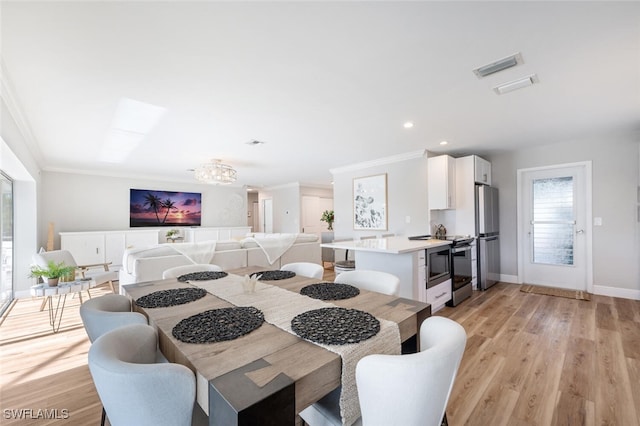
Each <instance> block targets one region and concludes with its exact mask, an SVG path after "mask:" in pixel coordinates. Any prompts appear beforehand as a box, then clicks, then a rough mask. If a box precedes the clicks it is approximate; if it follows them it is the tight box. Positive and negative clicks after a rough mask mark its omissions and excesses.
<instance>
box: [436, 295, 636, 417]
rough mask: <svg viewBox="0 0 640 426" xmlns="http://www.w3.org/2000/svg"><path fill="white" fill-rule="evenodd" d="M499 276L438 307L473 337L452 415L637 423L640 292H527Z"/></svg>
mask: <svg viewBox="0 0 640 426" xmlns="http://www.w3.org/2000/svg"><path fill="white" fill-rule="evenodd" d="M519 289H520V286H518V285H514V284H503V283H499V284H497V285H496V286H494V287H492V288H490V289H489V290H488V291H486V292H474V296H473V298H472V299H469V300H467V301H465V302H464V303H462V304H461V305H459V306H457V307H455V308H445V309H443V310H441V311H438V312H437V313H436V315H442V316H446V317H449V318H451V319H454V320H456V321H458V322H459V323H460V324H462V325H463V326H464V328H465V329H466V331H467V338H468V340H467V347H466V350H465V354H464V357H463V360H462V364H461V366H460V370H459V372H458V376H457V379H456V383H455V385H454V388H453V392H452V395H451V399H450V400H449V406H448V409H447V417H448V419H449V424H451V425H463V424H469V425H492V426H498V425H510V426H511V425H572V426H573V425H620V426H623V425H639V424H640V301H632V300H627V299H618V298H611V297H604V296H594V297H593V298H592V300H591V301H583V300H575V299H567V298H562V297H553V296H543V295H536V294H527V293H522V292H520V291H519Z"/></svg>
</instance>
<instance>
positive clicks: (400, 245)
mask: <svg viewBox="0 0 640 426" xmlns="http://www.w3.org/2000/svg"><path fill="white" fill-rule="evenodd" d="M450 244H451V242H450V241H444V240H437V239H431V240H409V239H408V238H407V237H389V238H375V239H366V240H359V241H340V242H334V243H324V244H321V245H320V246H321V247H325V248H333V249H343V250H352V251H353V252H354V253H355V262H356V269H370V270H374V271H383V272H389V273H391V274H393V275H395V276H397V277H398V278H400V297H405V298H409V299H414V300H419V301H421V302H426V303H431V305H432V310H433V311H436V310H438V309H439V308H441V307H442V306H444V304H445V303H446V302H447V301H448V300H449V299H450V297H451V281H450V280H447V281H445V282H444V283H442V284H439V285H438V286H436V287H434V288H433V289H429V290H428V291H427V288H426V281H427V270H426V263H427V262H426V252H425V251H426V250H429V249H434V248H437V247H442V246H447V245H450ZM445 290H446V291H447V294H448V297H447V294H443V291H445ZM427 293H429V294H427ZM436 296H440V297H436Z"/></svg>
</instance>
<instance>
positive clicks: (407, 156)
mask: <svg viewBox="0 0 640 426" xmlns="http://www.w3.org/2000/svg"><path fill="white" fill-rule="evenodd" d="M426 152H427V151H426V150H424V149H422V150H419V151H412V152H407V153H404V154H398V155H392V156H390V157H384V158H379V159H377V160H371V161H364V162H362V163H356V164H351V165H349V166H344V167H336V168H334V169H329V172H331V174H332V175H336V174H340V173H347V172H353V171H357V170H363V169H368V168H371V167H375V166H383V165H385V164H392V163H399V162H401V161H407V160H414V159H416V158H426V157H425V155H426Z"/></svg>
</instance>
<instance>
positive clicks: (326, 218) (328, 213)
mask: <svg viewBox="0 0 640 426" xmlns="http://www.w3.org/2000/svg"><path fill="white" fill-rule="evenodd" d="M320 220H321V221H322V222H327V224H328V225H329V227H328V228H327V229H328V230H329V231H333V221H334V220H335V218H334V217H333V210H325V211H323V212H322V217H321V218H320Z"/></svg>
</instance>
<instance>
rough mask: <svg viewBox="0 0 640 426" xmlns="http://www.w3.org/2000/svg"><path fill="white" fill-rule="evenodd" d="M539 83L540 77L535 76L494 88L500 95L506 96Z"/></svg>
mask: <svg viewBox="0 0 640 426" xmlns="http://www.w3.org/2000/svg"><path fill="white" fill-rule="evenodd" d="M537 82H538V76H537V75H535V74H532V75H529V76H527V77H523V78H519V79H517V80H513V81H510V82H508V83H504V84H501V85H499V86H496V87H494V88H493V90H494V91H495V92H496V93H497V94H498V95H504V94H505V93H509V92H513V91H514V90H518V89H522V88H523V87H527V86H531V85H532V84H534V83H537Z"/></svg>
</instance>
